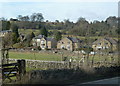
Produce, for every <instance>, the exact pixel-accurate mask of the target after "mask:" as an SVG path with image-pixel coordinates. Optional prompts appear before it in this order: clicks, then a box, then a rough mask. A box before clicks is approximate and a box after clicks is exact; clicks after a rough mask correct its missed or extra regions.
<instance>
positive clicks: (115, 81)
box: [71, 77, 120, 86]
mask: <svg viewBox="0 0 120 86" xmlns="http://www.w3.org/2000/svg"><path fill="white" fill-rule="evenodd" d="M106 85H107V86H120V77H114V78H109V79H102V80H97V81H91V82H85V83H80V84H74V85H71V86H106Z"/></svg>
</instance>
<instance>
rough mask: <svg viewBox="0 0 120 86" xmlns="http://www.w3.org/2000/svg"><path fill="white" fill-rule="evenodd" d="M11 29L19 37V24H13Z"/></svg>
mask: <svg viewBox="0 0 120 86" xmlns="http://www.w3.org/2000/svg"><path fill="white" fill-rule="evenodd" d="M11 30H12V32H13V33H15V35H16V37H17V38H18V37H19V33H18V26H17V25H16V24H12V25H11Z"/></svg>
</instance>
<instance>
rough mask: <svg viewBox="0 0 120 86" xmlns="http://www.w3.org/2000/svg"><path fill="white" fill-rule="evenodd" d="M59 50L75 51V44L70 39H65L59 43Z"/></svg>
mask: <svg viewBox="0 0 120 86" xmlns="http://www.w3.org/2000/svg"><path fill="white" fill-rule="evenodd" d="M57 49H67V50H71V51H72V50H73V43H72V41H71V40H69V39H68V38H63V39H62V40H60V41H59V42H58V43H57Z"/></svg>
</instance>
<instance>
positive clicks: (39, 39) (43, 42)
mask: <svg viewBox="0 0 120 86" xmlns="http://www.w3.org/2000/svg"><path fill="white" fill-rule="evenodd" d="M32 45H33V46H40V48H41V49H52V48H56V46H57V41H56V40H55V39H54V38H48V37H45V36H44V35H39V36H36V37H34V38H33V39H32Z"/></svg>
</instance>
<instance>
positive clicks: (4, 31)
mask: <svg viewBox="0 0 120 86" xmlns="http://www.w3.org/2000/svg"><path fill="white" fill-rule="evenodd" d="M6 32H12V31H11V30H3V31H0V33H6Z"/></svg>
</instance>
